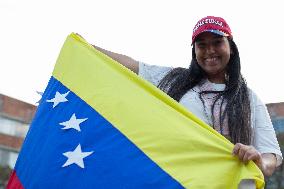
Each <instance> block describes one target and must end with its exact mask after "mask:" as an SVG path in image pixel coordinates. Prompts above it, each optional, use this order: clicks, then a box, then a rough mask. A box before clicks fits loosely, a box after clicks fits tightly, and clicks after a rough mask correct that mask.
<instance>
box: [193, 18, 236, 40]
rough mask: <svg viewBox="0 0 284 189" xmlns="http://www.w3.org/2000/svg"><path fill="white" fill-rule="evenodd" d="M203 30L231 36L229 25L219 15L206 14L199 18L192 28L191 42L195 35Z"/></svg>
mask: <svg viewBox="0 0 284 189" xmlns="http://www.w3.org/2000/svg"><path fill="white" fill-rule="evenodd" d="M203 32H212V33H214V34H217V35H221V36H226V37H230V38H233V35H232V32H231V29H230V27H229V25H228V24H227V22H226V21H225V20H224V19H223V18H221V17H215V16H206V17H204V18H202V19H201V20H199V21H198V22H197V24H196V25H195V26H194V28H193V32H192V44H193V43H194V41H195V39H196V37H197V36H198V35H199V34H201V33H203Z"/></svg>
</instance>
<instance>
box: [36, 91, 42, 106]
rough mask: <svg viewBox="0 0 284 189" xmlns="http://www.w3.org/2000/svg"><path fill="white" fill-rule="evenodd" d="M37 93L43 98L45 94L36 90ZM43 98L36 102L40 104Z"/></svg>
mask: <svg viewBox="0 0 284 189" xmlns="http://www.w3.org/2000/svg"><path fill="white" fill-rule="evenodd" d="M36 93H37V94H39V95H40V96H41V98H42V95H43V92H40V91H36ZM41 98H40V99H39V100H38V101H37V102H36V104H39V103H40V101H41Z"/></svg>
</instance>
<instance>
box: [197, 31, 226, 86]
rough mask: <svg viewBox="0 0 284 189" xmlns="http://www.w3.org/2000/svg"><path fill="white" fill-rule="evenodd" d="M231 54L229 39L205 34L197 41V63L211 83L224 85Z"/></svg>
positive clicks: (208, 33) (209, 33)
mask: <svg viewBox="0 0 284 189" xmlns="http://www.w3.org/2000/svg"><path fill="white" fill-rule="evenodd" d="M230 52H231V50H230V44H229V41H228V39H227V37H222V36H220V35H216V34H213V33H211V32H204V33H201V34H200V35H199V36H198V37H197V39H196V42H195V54H196V59H197V62H198V64H199V66H200V67H201V68H202V69H203V70H204V71H205V73H206V74H207V77H208V79H209V80H210V81H211V82H215V83H224V81H225V73H226V67H227V64H228V62H229V60H230Z"/></svg>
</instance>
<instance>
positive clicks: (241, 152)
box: [233, 143, 261, 163]
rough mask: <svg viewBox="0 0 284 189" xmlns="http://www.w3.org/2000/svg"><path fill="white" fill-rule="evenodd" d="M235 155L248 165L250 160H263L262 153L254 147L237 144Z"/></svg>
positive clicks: (234, 150)
mask: <svg viewBox="0 0 284 189" xmlns="http://www.w3.org/2000/svg"><path fill="white" fill-rule="evenodd" d="M233 154H234V155H235V156H238V158H239V159H240V160H241V161H242V162H244V163H247V162H249V161H250V160H253V161H255V162H259V160H260V158H261V155H260V153H259V152H258V151H257V150H256V149H255V148H254V147H253V146H249V145H244V144H241V143H237V144H236V145H235V146H234V149H233Z"/></svg>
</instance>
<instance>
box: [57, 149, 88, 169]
mask: <svg viewBox="0 0 284 189" xmlns="http://www.w3.org/2000/svg"><path fill="white" fill-rule="evenodd" d="M93 152H94V151H91V152H82V149H81V144H79V145H78V146H77V147H76V149H75V150H74V151H69V152H65V153H63V155H64V156H66V157H67V158H68V159H67V161H66V162H65V163H64V165H62V167H66V166H69V165H72V164H76V165H78V166H79V167H81V168H85V166H84V161H83V159H84V158H85V157H88V156H89V155H91V154H92V153H93Z"/></svg>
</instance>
